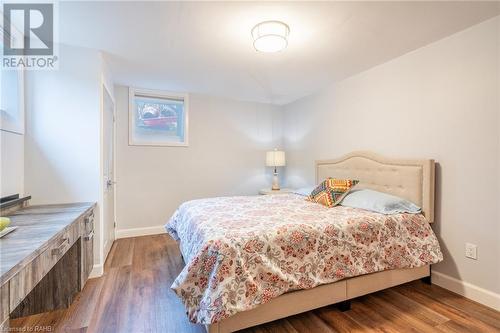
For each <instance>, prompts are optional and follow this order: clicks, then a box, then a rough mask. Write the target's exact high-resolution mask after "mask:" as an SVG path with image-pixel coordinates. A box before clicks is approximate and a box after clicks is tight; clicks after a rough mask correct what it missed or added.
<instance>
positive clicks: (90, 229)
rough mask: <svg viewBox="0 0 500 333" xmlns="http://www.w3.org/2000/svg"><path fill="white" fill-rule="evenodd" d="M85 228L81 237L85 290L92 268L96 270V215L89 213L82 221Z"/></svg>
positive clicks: (82, 272)
mask: <svg viewBox="0 0 500 333" xmlns="http://www.w3.org/2000/svg"><path fill="white" fill-rule="evenodd" d="M82 224H83V227H82V228H81V230H82V237H81V244H82V249H81V255H82V260H81V261H82V267H81V283H80V288H81V289H83V287H84V285H85V282H86V281H87V279H88V278H89V275H90V272H92V268H94V214H93V212H91V213H89V214H88V215H87V216H85V218H84V219H83V221H82Z"/></svg>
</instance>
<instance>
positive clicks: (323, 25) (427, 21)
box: [59, 1, 500, 104]
mask: <svg viewBox="0 0 500 333" xmlns="http://www.w3.org/2000/svg"><path fill="white" fill-rule="evenodd" d="M59 10H60V12H59V22H60V40H61V42H62V43H65V44H70V45H77V46H83V47H89V48H95V49H99V50H102V51H104V53H105V55H106V58H107V60H108V63H109V66H110V69H111V72H112V73H113V77H114V79H115V82H116V83H118V84H124V85H130V86H136V87H141V88H149V89H165V90H172V91H180V92H194V93H203V94H210V95H215V96H222V97H229V98H233V99H239V100H249V101H259V102H266V103H273V104H286V103H289V102H291V101H294V100H296V99H298V98H300V97H303V96H306V95H308V94H311V93H313V92H315V91H317V90H320V89H322V88H323V87H325V86H326V85H328V84H331V83H332V82H334V81H337V80H341V79H343V78H346V77H348V76H351V75H354V74H356V73H359V72H361V71H363V70H366V69H368V68H370V67H373V66H375V65H377V64H380V63H383V62H386V61H388V60H390V59H393V58H395V57H398V56H400V55H402V54H405V53H407V52H409V51H412V50H414V49H417V48H419V47H422V46H424V45H426V44H429V43H432V42H434V41H436V40H439V39H441V38H443V37H445V36H448V35H450V34H453V33H455V32H457V31H460V30H463V29H465V28H466V27H469V26H471V25H474V24H476V23H479V22H481V21H484V20H486V19H488V18H491V17H493V16H496V15H499V13H500V3H498V2H477V1H474V2H449V1H436V2H407V1H398V2H374V1H369V2H351V1H350V2H267V1H256V2H60V5H59ZM264 20H281V21H284V22H286V23H287V24H288V25H289V26H290V37H289V45H288V48H287V49H285V50H284V51H282V52H279V53H274V54H264V53H258V52H256V51H255V50H254V48H253V45H252V42H253V41H252V37H251V34H250V30H251V29H252V27H253V26H254V25H255V24H257V23H258V22H261V21H264Z"/></svg>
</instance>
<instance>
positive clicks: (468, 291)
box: [431, 271, 500, 311]
mask: <svg viewBox="0 0 500 333" xmlns="http://www.w3.org/2000/svg"><path fill="white" fill-rule="evenodd" d="M431 275H432V284H435V285H438V286H440V287H443V288H445V289H448V290H451V291H453V292H454V293H457V294H459V295H462V296H464V297H467V298H469V299H471V300H473V301H476V302H478V303H481V304H483V305H486V306H488V307H490V308H493V309H495V310H497V311H500V294H497V293H494V292H492V291H489V290H486V289H483V288H481V287H478V286H476V285H473V284H471V283H468V282H464V281H460V280H458V279H455V278H454V277H451V276H449V275H446V274H443V273H439V272H435V271H432V273H431Z"/></svg>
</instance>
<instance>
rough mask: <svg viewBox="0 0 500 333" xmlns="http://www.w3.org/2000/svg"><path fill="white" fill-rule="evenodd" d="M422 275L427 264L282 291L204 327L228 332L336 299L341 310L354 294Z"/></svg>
mask: <svg viewBox="0 0 500 333" xmlns="http://www.w3.org/2000/svg"><path fill="white" fill-rule="evenodd" d="M425 278H430V266H429V265H428V266H423V267H418V268H408V269H394V270H389V271H383V272H377V273H372V274H366V275H362V276H357V277H353V278H349V279H345V280H341V281H338V282H334V283H330V284H325V285H321V286H318V287H315V288H312V289H308V290H298V291H293V292H289V293H286V294H283V295H281V296H279V297H277V298H275V299H273V300H271V301H270V302H269V303H266V304H263V305H260V306H258V307H256V308H255V309H252V310H249V311H244V312H239V313H237V314H235V315H234V316H231V317H229V318H226V319H224V320H222V321H220V322H218V323H215V324H210V325H206V326H205V327H206V329H207V332H208V333H230V332H234V331H237V330H241V329H244V328H248V327H252V326H256V325H260V324H264V323H267V322H270V321H274V320H277V319H281V318H285V317H289V316H292V315H295V314H298V313H302V312H306V311H309V310H313V309H317V308H321V307H324V306H327V305H331V304H336V303H340V305H339V307H340V310H341V311H347V310H349V309H350V300H351V299H353V298H356V297H359V296H363V295H366V294H370V293H373V292H376V291H379V290H383V289H386V288H390V287H394V286H397V285H400V284H403V283H406V282H410V281H413V280H418V279H425Z"/></svg>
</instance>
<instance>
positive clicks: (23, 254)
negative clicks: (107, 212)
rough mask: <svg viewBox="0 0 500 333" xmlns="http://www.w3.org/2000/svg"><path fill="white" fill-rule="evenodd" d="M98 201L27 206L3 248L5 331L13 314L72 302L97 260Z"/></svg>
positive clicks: (0, 298) (1, 319)
mask: <svg viewBox="0 0 500 333" xmlns="http://www.w3.org/2000/svg"><path fill="white" fill-rule="evenodd" d="M94 209H95V204H94V203H76V204H63V205H44V206H27V207H23V208H22V209H19V210H17V211H14V212H12V213H11V215H10V218H11V220H12V221H13V224H14V225H16V226H18V229H16V231H15V232H13V233H10V234H9V235H7V236H5V237H3V238H2V240H1V241H2V249H1V251H0V262H1V263H2V265H0V273H1V274H0V332H3V331H6V330H8V324H9V321H8V319H9V317H10V318H18V317H24V316H28V315H32V314H36V313H42V312H46V311H52V310H55V309H62V308H67V307H68V306H69V305H70V304H71V303H72V301H73V300H74V298H75V297H76V295H77V294H78V292H79V291H80V290H81V289H83V286H84V285H85V282H86V281H87V279H88V277H89V275H90V272H91V271H92V268H93V266H94V253H93V245H94V244H93V243H94V239H93V238H94Z"/></svg>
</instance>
